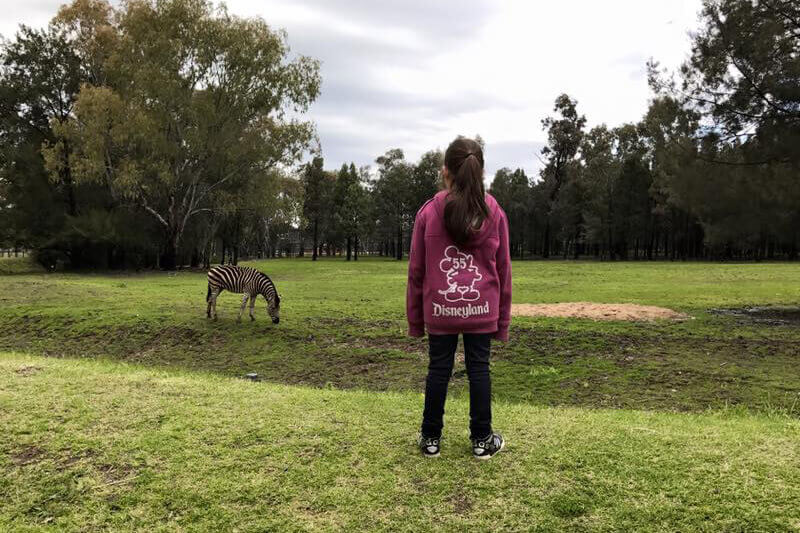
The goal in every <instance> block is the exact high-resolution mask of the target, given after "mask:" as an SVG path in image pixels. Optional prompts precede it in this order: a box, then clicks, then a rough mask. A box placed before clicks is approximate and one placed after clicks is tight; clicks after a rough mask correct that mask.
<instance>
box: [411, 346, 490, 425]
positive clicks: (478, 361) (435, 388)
mask: <svg viewBox="0 0 800 533" xmlns="http://www.w3.org/2000/svg"><path fill="white" fill-rule="evenodd" d="M463 335H464V362H465V363H466V365H467V376H468V377H469V420H470V421H469V430H470V434H471V438H482V437H485V436H487V435H489V434H490V433H491V432H492V404H491V399H492V387H491V379H490V377H489V353H490V346H491V342H492V335H491V334H490V333H464V334H463ZM456 346H458V334H453V335H430V334H429V335H428V353H429V355H430V362H429V363H428V379H427V380H426V382H425V411H424V412H423V414H422V434H423V435H424V436H426V437H430V438H440V437H441V436H442V427H443V426H444V422H443V417H444V402H445V400H446V399H447V384H448V383H449V382H450V375H451V374H452V373H453V361H454V358H455V354H456Z"/></svg>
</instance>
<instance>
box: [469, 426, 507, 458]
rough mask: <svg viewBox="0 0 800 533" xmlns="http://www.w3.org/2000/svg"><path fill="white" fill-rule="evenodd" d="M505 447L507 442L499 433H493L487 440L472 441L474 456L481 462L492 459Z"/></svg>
mask: <svg viewBox="0 0 800 533" xmlns="http://www.w3.org/2000/svg"><path fill="white" fill-rule="evenodd" d="M505 445H506V441H505V440H504V439H503V436H502V435H501V434H499V433H492V434H491V435H489V436H488V437H486V438H485V439H472V456H473V457H474V458H475V459H481V460H485V459H491V458H492V456H493V455H494V454H496V453H497V452H499V451H500V450H502V449H503V446H505Z"/></svg>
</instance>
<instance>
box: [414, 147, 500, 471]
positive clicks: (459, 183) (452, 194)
mask: <svg viewBox="0 0 800 533" xmlns="http://www.w3.org/2000/svg"><path fill="white" fill-rule="evenodd" d="M442 180H443V182H444V185H445V190H443V191H441V192H439V193H438V194H437V195H436V196H434V197H433V198H431V199H430V200H428V202H426V203H425V205H423V206H422V208H421V209H420V210H419V212H418V213H417V217H416V220H415V222H414V233H413V236H412V238H411V253H410V256H409V263H408V290H407V293H406V311H407V315H408V328H409V334H410V335H411V336H412V337H422V336H423V335H424V334H425V330H426V329H427V331H428V347H429V356H430V361H429V364H428V378H427V380H426V383H425V410H424V412H423V415H422V431H421V433H420V437H419V448H420V450H421V451H422V454H423V455H424V456H425V457H438V456H439V443H440V440H441V436H442V427H443V425H444V423H443V417H444V404H445V400H446V398H447V384H448V383H449V381H450V375H451V374H452V372H453V360H454V357H455V352H456V346H457V345H458V335H459V333H460V334H462V335H463V338H464V361H465V363H466V366H467V375H468V377H469V416H470V439H471V440H472V453H473V455H474V456H475V457H476V458H478V459H489V458H491V457H492V456H493V455H494V454H496V453H497V452H499V451H500V450H501V449H502V448H503V445H504V444H505V442H504V441H503V437H502V436H501V435H500V434H499V433H495V432H494V431H493V430H492V408H491V380H490V377H489V353H490V346H491V339H493V338H494V339H499V340H502V341H506V340H508V325H509V322H510V320H511V260H510V256H509V246H508V221H507V219H506V214H505V213H504V212H503V210H502V209H501V208H500V206H499V205H498V204H497V201H495V199H494V198H493V197H492V196H491V195H490V194H486V193H485V191H484V185H483V150H482V149H481V146H480V145H479V144H478V143H477V142H475V141H473V140H471V139H465V138H461V137H459V138H458V139H456V140H455V141H453V142H452V143H451V144H450V146H448V147H447V151H446V152H445V154H444V167H442Z"/></svg>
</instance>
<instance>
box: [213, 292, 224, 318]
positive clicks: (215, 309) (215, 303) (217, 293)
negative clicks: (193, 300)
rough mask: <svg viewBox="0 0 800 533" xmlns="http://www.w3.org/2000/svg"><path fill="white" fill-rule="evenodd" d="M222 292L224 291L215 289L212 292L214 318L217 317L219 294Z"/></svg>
mask: <svg viewBox="0 0 800 533" xmlns="http://www.w3.org/2000/svg"><path fill="white" fill-rule="evenodd" d="M220 292H222V291H220V290H214V291H213V292H212V293H211V314H213V315H214V320H216V319H217V296H219V293H220Z"/></svg>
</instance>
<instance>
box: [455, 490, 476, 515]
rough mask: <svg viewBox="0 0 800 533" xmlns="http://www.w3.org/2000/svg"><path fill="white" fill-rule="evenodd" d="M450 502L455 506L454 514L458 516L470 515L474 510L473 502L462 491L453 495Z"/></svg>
mask: <svg viewBox="0 0 800 533" xmlns="http://www.w3.org/2000/svg"><path fill="white" fill-rule="evenodd" d="M450 501H451V503H452V504H453V512H454V513H455V514H457V515H465V514H469V512H470V511H471V510H472V500H471V499H470V497H469V496H468V495H467V494H465V493H464V492H463V491H461V490H459V491H457V492H456V493H455V494H453V496H452V497H451V498H450Z"/></svg>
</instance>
